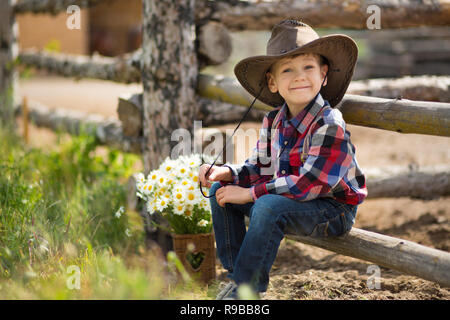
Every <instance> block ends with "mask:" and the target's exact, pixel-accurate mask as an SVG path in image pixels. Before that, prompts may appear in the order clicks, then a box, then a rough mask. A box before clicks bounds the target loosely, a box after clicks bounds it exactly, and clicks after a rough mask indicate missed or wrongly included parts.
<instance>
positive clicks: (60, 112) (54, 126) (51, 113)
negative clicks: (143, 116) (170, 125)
mask: <svg viewBox="0 0 450 320" xmlns="http://www.w3.org/2000/svg"><path fill="white" fill-rule="evenodd" d="M27 105H28V117H29V120H30V121H31V123H33V124H34V125H36V126H38V127H44V128H48V129H51V130H53V131H61V132H67V133H69V134H73V135H77V134H80V132H85V133H87V134H92V135H95V137H96V138H97V139H98V141H99V143H100V144H102V145H107V146H111V147H115V148H117V149H119V150H122V151H124V152H130V153H135V154H140V153H141V144H142V141H141V140H142V138H141V137H126V136H124V135H123V131H122V124H121V123H120V121H119V120H116V119H114V118H105V117H103V116H101V115H96V114H87V113H84V112H80V111H75V110H68V109H52V108H49V107H47V106H45V105H43V104H41V103H38V102H36V101H30V100H28V103H27ZM21 113H22V108H20V106H19V107H18V108H17V109H16V112H15V114H16V116H20V115H21Z"/></svg>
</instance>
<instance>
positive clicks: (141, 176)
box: [134, 172, 145, 183]
mask: <svg viewBox="0 0 450 320" xmlns="http://www.w3.org/2000/svg"><path fill="white" fill-rule="evenodd" d="M134 179H135V180H136V182H137V183H144V182H145V176H144V174H143V173H142V172H139V173H136V174H135V175H134Z"/></svg>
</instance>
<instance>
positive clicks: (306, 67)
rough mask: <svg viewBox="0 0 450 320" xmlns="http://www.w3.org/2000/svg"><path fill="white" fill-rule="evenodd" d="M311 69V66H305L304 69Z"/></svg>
mask: <svg viewBox="0 0 450 320" xmlns="http://www.w3.org/2000/svg"><path fill="white" fill-rule="evenodd" d="M312 68H314V66H311V65H308V66H305V69H312Z"/></svg>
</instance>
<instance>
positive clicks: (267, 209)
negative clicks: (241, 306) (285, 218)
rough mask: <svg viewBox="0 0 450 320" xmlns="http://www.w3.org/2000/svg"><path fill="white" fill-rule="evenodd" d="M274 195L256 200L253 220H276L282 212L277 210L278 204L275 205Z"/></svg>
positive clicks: (253, 208)
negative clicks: (254, 218)
mask: <svg viewBox="0 0 450 320" xmlns="http://www.w3.org/2000/svg"><path fill="white" fill-rule="evenodd" d="M274 198H275V197H274V195H270V194H267V195H263V196H262V197H260V198H258V199H256V201H255V204H254V205H253V207H252V211H253V212H252V218H253V217H256V216H258V218H263V219H271V218H274V219H275V220H276V218H277V216H278V214H279V213H280V210H277V208H276V206H277V205H276V203H274V201H273V200H274Z"/></svg>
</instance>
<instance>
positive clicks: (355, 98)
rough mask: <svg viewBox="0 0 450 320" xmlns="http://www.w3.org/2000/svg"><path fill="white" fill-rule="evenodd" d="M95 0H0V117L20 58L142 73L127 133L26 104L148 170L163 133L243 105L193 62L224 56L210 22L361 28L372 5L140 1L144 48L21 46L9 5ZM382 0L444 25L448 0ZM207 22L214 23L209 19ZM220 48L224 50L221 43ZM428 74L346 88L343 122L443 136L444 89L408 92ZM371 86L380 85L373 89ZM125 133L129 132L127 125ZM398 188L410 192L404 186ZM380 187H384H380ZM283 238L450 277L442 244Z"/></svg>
mask: <svg viewBox="0 0 450 320" xmlns="http://www.w3.org/2000/svg"><path fill="white" fill-rule="evenodd" d="M99 2H101V0H47V1H33V0H22V1H20V2H17V1H16V0H6V1H2V2H1V3H0V40H1V43H2V46H1V48H0V63H1V68H2V70H0V71H1V72H0V92H1V93H2V100H0V103H1V104H0V106H1V108H2V110H1V111H2V113H1V115H2V121H3V123H7V121H11V117H12V116H13V115H14V114H15V115H18V114H20V112H21V110H22V108H21V101H20V100H19V99H17V98H14V92H15V91H14V87H15V85H16V82H17V71H16V70H15V65H16V63H17V62H18V63H21V64H24V65H31V66H35V67H39V68H45V69H46V70H49V71H51V72H54V73H56V74H60V75H63V76H70V77H77V78H81V77H91V78H98V79H106V80H113V81H118V82H139V81H141V82H142V83H143V89H144V90H143V94H142V95H141V97H139V99H137V100H136V99H135V100H134V102H133V101H131V99H130V101H131V102H132V105H135V106H136V108H137V111H136V112H135V114H136V115H137V116H136V117H137V122H138V123H141V124H142V130H134V132H133V133H130V132H132V131H133V130H131V131H127V130H125V129H124V127H123V125H122V123H121V122H119V121H116V120H111V119H110V120H108V121H105V119H102V118H100V117H98V116H90V117H86V116H85V115H83V114H80V113H77V112H72V111H70V112H69V111H57V112H54V111H52V112H50V111H49V109H48V108H46V107H45V106H42V105H39V104H37V103H33V102H30V103H28V109H29V112H27V113H28V114H29V117H30V118H31V119H32V120H33V121H34V123H35V124H36V125H40V126H45V127H49V128H52V129H58V128H61V127H65V128H67V130H68V131H69V132H71V133H77V131H78V130H79V128H80V127H81V126H84V127H86V128H88V130H91V131H90V132H92V134H95V135H96V136H97V137H98V139H99V141H101V142H102V143H104V144H108V145H113V146H116V147H119V148H121V149H122V150H125V151H128V152H136V153H141V154H142V157H143V161H144V166H145V170H146V171H147V172H148V171H150V170H152V169H153V168H155V167H157V166H158V165H159V163H161V161H162V160H163V159H164V158H165V157H167V156H168V155H169V154H170V150H171V148H172V147H173V146H174V142H173V141H170V136H171V134H170V133H171V132H172V131H173V130H175V129H177V128H180V127H183V128H186V129H188V130H189V131H190V132H192V131H193V122H194V120H198V119H208V121H210V122H209V123H210V124H214V123H218V122H220V121H223V118H222V119H218V118H214V117H211V116H210V114H211V113H212V112H210V110H212V109H211V108H214V110H218V109H219V110H223V111H224V112H223V114H229V113H230V112H229V111H230V110H233V111H236V110H239V107H237V106H239V105H244V106H246V105H248V103H249V102H250V99H251V98H250V96H249V95H248V94H247V93H246V92H244V90H243V89H242V88H241V87H240V86H239V85H238V84H237V82H236V80H234V79H228V78H224V77H219V76H216V77H212V76H206V75H202V74H199V72H198V70H199V67H200V66H202V65H205V64H208V63H218V62H220V60H221V59H222V60H223V59H226V55H225V57H222V58H220V59H218V60H219V61H218V60H217V59H215V58H217V50H214V46H213V45H211V43H208V41H211V40H208V39H210V38H209V37H208V36H207V34H208V31H207V30H208V29H207V28H213V29H214V28H216V29H214V30H215V31H214V30H213V32H212V34H219V33H218V32H217V30H218V29H217V28H220V30H221V32H220V34H221V37H222V40H223V42H224V43H225V44H226V41H227V40H226V38H227V33H226V30H227V28H228V29H229V30H242V29H257V30H267V29H270V27H271V26H272V25H273V24H274V23H276V22H278V21H279V20H281V19H282V18H285V17H296V16H301V17H302V19H303V20H304V21H305V22H306V23H309V24H311V25H312V26H314V27H336V26H339V27H343V28H357V29H362V28H365V27H366V19H367V12H366V9H367V7H368V5H369V4H370V2H369V1H361V2H359V3H357V2H336V3H334V4H333V6H330V5H329V4H328V2H327V1H324V0H316V1H282V0H279V1H270V2H265V1H261V2H256V3H253V2H252V3H248V2H244V1H214V2H212V1H206V0H197V1H194V0H179V1H173V0H143V44H142V50H139V51H137V52H135V53H133V54H131V55H129V56H127V57H122V58H104V57H81V56H70V55H62V54H48V53H44V52H33V51H26V52H25V51H24V52H21V53H20V54H19V53H18V50H17V36H18V34H17V28H16V24H15V18H14V17H15V15H16V14H21V13H26V12H34V13H38V12H47V13H52V14H56V13H58V12H61V11H64V10H65V9H66V8H67V6H69V5H71V4H77V5H79V6H81V7H89V6H92V5H95V4H97V3H99ZM379 7H380V9H381V12H382V27H383V28H395V27H412V26H421V25H423V22H424V21H426V22H427V25H436V26H437V25H445V26H447V25H450V6H448V5H447V4H445V1H438V0H436V1H433V2H417V1H412V0H411V1H407V0H405V1H402V2H398V1H393V0H392V1H389V0H387V1H383V2H380V4H379ZM400 9H401V10H400ZM274 12H276V14H274ZM330 17H333V18H332V19H331V18H330ZM331 21H332V23H331ZM211 23H214V24H215V26H213V27H211ZM196 34H197V35H200V34H202V36H201V37H200V36H199V41H200V42H202V43H200V45H199V46H198V47H199V48H200V47H201V48H202V50H201V52H197V46H196V42H195V41H196ZM208 48H209V49H208ZM220 51H221V52H223V50H220ZM208 55H209V56H208ZM416 80H418V81H416ZM428 80H429V79H425V80H424V79H423V78H422V79H416V78H408V79H401V80H379V81H385V83H386V85H385V89H384V91H389V90H392V88H393V87H394V88H395V86H396V85H397V89H394V91H393V92H396V93H397V94H396V96H397V98H394V99H392V97H391V98H386V97H385V98H380V97H368V96H361V95H351V94H347V95H346V96H345V97H344V99H343V101H342V102H341V103H340V105H339V106H338V108H339V109H340V110H341V111H342V113H343V115H344V119H345V120H346V122H348V123H351V124H356V125H362V126H368V127H375V128H380V129H385V130H393V131H397V132H402V133H420V134H431V135H439V136H450V103H447V102H448V98H446V99H447V100H445V99H444V101H447V102H445V103H443V102H425V101H415V100H414V99H415V98H416V97H417V96H419V97H420V96H421V95H416V96H415V95H414V93H411V92H414V91H418V92H420V91H421V90H422V92H423V90H424V87H425V90H427V89H426V86H429V84H428ZM401 81H409V83H410V84H411V83H413V84H412V85H410V86H409V87H408V89H409V91H408V94H410V96H409V98H410V99H412V100H406V99H403V98H400V97H398V92H400V94H402V92H405V93H406V91H405V86H404V85H402V84H401V85H400V88H399V87H398V86H399V85H398V82H401ZM421 81H422V82H421ZM442 81H444V82H446V83H448V82H449V78H448V77H443V78H441V79H440V80H439V81H438V83H439V84H436V85H432V87H433V88H432V90H433V92H437V95H438V96H440V98H441V97H442V96H445V95H447V96H448V85H447V88H445V87H444V88H443V89H440V85H441V84H442ZM396 83H397V84H396ZM403 83H405V82H403ZM424 83H425V84H424ZM361 86H364V82H360V90H361V91H360V92H362V93H366V94H367V93H368V92H369V91H370V87H367V83H366V91H364V88H362V89H361ZM411 88H413V90H411ZM414 88H415V89H414ZM430 90H431V89H430ZM439 90H441V91H439ZM375 92H378V93H380V91H375ZM439 92H441V93H442V94H440V93H439ZM391 94H392V93H391ZM380 95H381V93H380ZM136 101H140V102H136ZM439 101H442V100H439ZM17 106H18V107H17ZM255 108H256V109H259V110H261V111H259V113H258V111H257V110H255V112H254V114H253V116H254V117H255V118H258V117H260V116H261V114H262V113H261V112H264V110H270V108H269V107H268V106H266V105H264V104H256V105H255ZM241 110H242V111H243V109H241ZM227 111H228V112H227ZM121 119H122V118H121ZM228 119H229V118H228ZM127 121H130V119H127V117H125V118H124V120H123V123H127ZM134 121H136V118H135V119H134ZM125 132H127V133H128V135H126V134H124V133H125ZM401 175H402V177H403V179H410V180H408V181H409V183H411V181H416V180H414V179H417V177H419V178H421V179H428V181H430V180H431V181H434V179H435V178H436V177H437V176H439V177H442V176H443V177H444V179H441V180H442V181H443V182H442V187H441V188H439V189H440V190H441V192H440V193H439V195H449V194H450V177H449V175H450V174H449V170H448V168H447V167H446V168H445V169H444V170H443V171H440V172H438V173H436V172H433V173H423V172H420V173H419V175H417V174H416V175H411V173H409V176H408V174H406V175H405V173H402V174H401ZM399 177H400V175H399ZM408 177H409V178H408ZM391 179H392V177H391ZM411 179H412V180H411ZM422 181H423V180H422ZM378 182H379V181H378ZM370 184H371V181H370V180H369V181H368V186H369V189H372V188H374V190H375V188H376V183H373V185H372V186H371V185H370ZM409 190H410V188H409ZM442 190H443V191H442ZM404 192H406V194H408V195H411V194H410V193H409V192H410V191H408V190H406V191H405V190H404ZM380 194H382V196H383V192H382V190H381V191H380ZM428 196H430V195H428ZM431 196H432V195H431ZM290 237H291V238H293V239H295V240H298V241H302V242H304V243H308V244H312V245H316V246H319V247H322V248H325V249H328V250H331V251H335V252H337V253H341V254H345V255H349V256H352V257H355V258H359V259H363V260H367V261H371V262H375V263H377V264H380V265H383V266H386V267H389V268H393V269H396V270H399V271H401V272H404V273H408V274H412V275H416V276H418V277H422V278H424V279H428V280H431V281H435V282H438V283H440V284H441V285H444V286H450V253H447V252H444V251H440V250H436V249H431V248H427V247H424V246H421V245H418V244H414V243H411V242H408V241H406V240H402V239H397V238H392V237H388V236H383V235H379V234H375V233H373V232H368V231H365V230H360V229H356V228H353V229H352V230H351V231H350V233H349V234H348V235H346V236H343V237H339V238H336V239H311V238H309V237H299V236H290Z"/></svg>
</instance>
